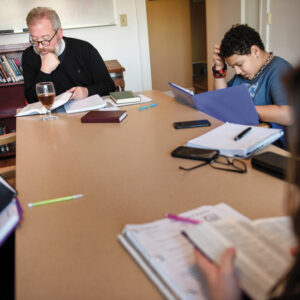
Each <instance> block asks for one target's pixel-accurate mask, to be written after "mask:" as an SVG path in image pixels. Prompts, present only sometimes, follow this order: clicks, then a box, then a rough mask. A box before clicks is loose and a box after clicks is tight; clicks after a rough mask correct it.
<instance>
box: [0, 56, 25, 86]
mask: <svg viewBox="0 0 300 300" xmlns="http://www.w3.org/2000/svg"><path fill="white" fill-rule="evenodd" d="M23 80H24V78H23V70H22V66H21V63H20V61H19V60H18V59H17V58H10V57H7V56H5V55H2V56H0V83H10V82H19V81H23Z"/></svg>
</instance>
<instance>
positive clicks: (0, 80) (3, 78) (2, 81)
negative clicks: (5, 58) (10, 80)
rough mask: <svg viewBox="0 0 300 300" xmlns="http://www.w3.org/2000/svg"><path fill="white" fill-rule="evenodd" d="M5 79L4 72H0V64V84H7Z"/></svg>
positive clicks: (0, 70) (0, 69) (0, 68)
mask: <svg viewBox="0 0 300 300" xmlns="http://www.w3.org/2000/svg"><path fill="white" fill-rule="evenodd" d="M6 78H7V76H6V74H5V73H4V70H2V66H1V63H0V82H1V83H6V82H7V80H6Z"/></svg>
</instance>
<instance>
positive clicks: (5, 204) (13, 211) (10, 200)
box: [0, 176, 22, 246]
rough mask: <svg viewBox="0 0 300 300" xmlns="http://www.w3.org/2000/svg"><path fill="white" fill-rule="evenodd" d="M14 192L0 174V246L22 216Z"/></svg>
mask: <svg viewBox="0 0 300 300" xmlns="http://www.w3.org/2000/svg"><path fill="white" fill-rule="evenodd" d="M16 194H17V192H16V190H15V189H14V188H13V187H11V186H10V185H9V184H8V183H7V182H6V181H5V180H4V179H3V178H2V177H1V176H0V246H1V245H3V243H4V242H5V241H6V239H7V238H8V237H9V235H10V234H11V233H12V232H13V231H14V230H15V228H16V227H17V225H18V224H19V222H20V221H21V218H22V208H21V206H20V203H19V201H18V199H17V197H16Z"/></svg>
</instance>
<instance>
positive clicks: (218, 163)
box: [179, 155, 247, 173]
mask: <svg viewBox="0 0 300 300" xmlns="http://www.w3.org/2000/svg"><path fill="white" fill-rule="evenodd" d="M205 165H210V166H211V167H212V168H214V169H219V170H223V171H229V172H236V173H247V166H246V164H245V163H244V162H243V161H241V160H239V159H235V158H231V159H230V158H228V157H226V156H222V155H219V156H218V157H217V158H215V159H214V160H212V161H210V162H203V163H201V164H199V165H196V166H194V167H191V168H184V167H181V166H180V167H179V169H181V170H185V171H191V170H194V169H197V168H200V167H202V166H205Z"/></svg>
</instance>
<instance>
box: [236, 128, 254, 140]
mask: <svg viewBox="0 0 300 300" xmlns="http://www.w3.org/2000/svg"><path fill="white" fill-rule="evenodd" d="M251 129H252V127H247V128H246V129H245V130H243V131H242V132H241V133H239V134H238V135H237V136H236V137H235V138H234V140H235V141H238V140H240V139H242V138H243V137H244V136H245V135H246V134H247V133H248V132H249V131H250V130H251Z"/></svg>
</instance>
